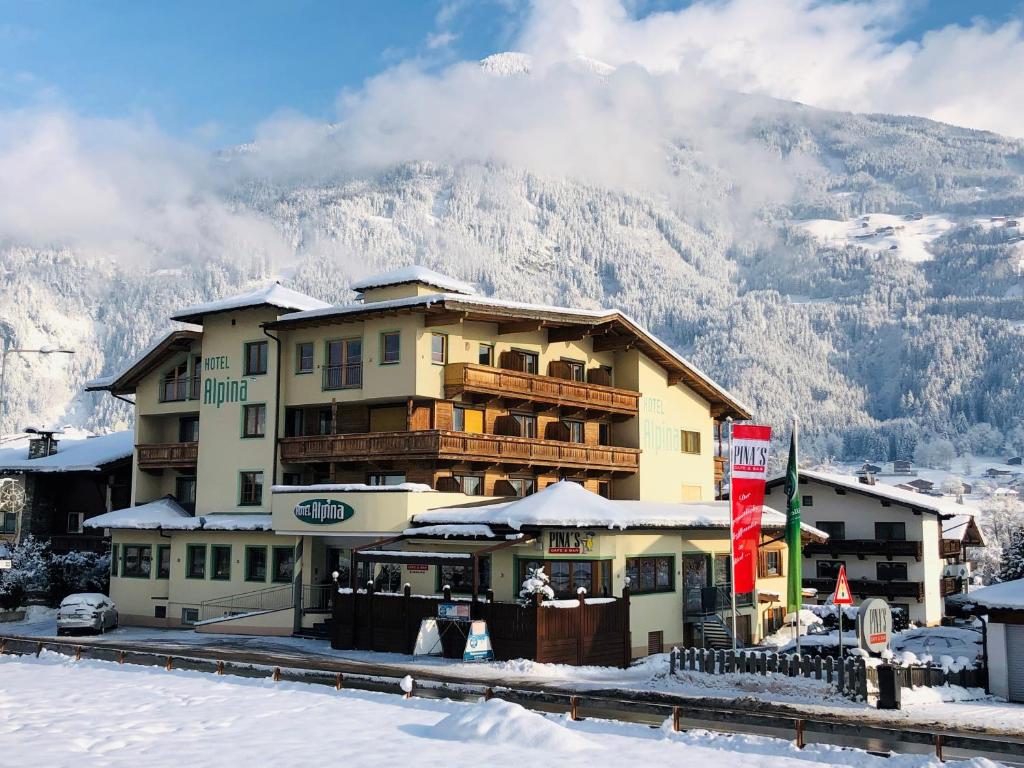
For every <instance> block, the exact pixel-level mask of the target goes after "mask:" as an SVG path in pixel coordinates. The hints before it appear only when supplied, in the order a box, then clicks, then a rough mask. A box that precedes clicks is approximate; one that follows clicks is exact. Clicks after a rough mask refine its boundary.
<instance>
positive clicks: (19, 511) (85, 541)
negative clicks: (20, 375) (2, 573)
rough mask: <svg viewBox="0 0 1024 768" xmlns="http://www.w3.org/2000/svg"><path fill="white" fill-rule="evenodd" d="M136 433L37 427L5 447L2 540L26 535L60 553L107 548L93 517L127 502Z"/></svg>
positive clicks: (0, 477)
mask: <svg viewBox="0 0 1024 768" xmlns="http://www.w3.org/2000/svg"><path fill="white" fill-rule="evenodd" d="M132 453H133V443H132V433H131V432H115V433H113V434H109V435H100V436H98V437H86V436H84V435H82V436H72V435H68V436H66V437H65V436H64V435H62V434H61V433H60V432H59V431H56V430H49V431H47V430H38V429H33V430H31V431H29V432H26V433H25V435H24V436H23V437H18V438H15V439H13V440H10V441H8V442H7V443H6V444H5V445H4V447H3V448H0V542H4V541H6V542H10V543H14V544H16V543H18V542H20V541H21V540H23V539H24V538H25V537H26V536H29V535H31V536H33V537H34V538H36V539H38V540H41V541H45V542H46V543H47V544H49V546H50V549H51V550H52V551H53V552H56V553H65V552H70V551H88V552H105V551H106V548H107V542H106V540H105V539H104V538H103V535H102V531H98V530H96V529H95V528H87V527H84V523H85V522H86V521H87V520H89V519H90V518H92V517H95V516H97V515H101V514H104V513H106V512H110V511H111V510H113V509H120V508H121V507H124V506H127V505H128V503H129V500H130V494H131V478H132Z"/></svg>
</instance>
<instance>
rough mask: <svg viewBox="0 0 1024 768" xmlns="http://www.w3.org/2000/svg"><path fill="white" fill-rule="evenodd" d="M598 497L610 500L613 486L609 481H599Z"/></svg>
mask: <svg viewBox="0 0 1024 768" xmlns="http://www.w3.org/2000/svg"><path fill="white" fill-rule="evenodd" d="M597 495H598V496H603V497H604V498H606V499H610V498H611V497H612V484H611V483H610V482H609V481H607V480H599V481H598V482H597Z"/></svg>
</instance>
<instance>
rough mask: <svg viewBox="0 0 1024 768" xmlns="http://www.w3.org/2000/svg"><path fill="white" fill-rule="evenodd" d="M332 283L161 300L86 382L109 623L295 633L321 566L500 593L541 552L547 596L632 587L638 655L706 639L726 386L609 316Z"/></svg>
mask: <svg viewBox="0 0 1024 768" xmlns="http://www.w3.org/2000/svg"><path fill="white" fill-rule="evenodd" d="M353 288H354V289H355V290H357V291H359V293H360V294H361V296H360V300H359V301H358V302H357V303H354V304H351V305H343V306H327V305H325V304H323V303H322V302H320V301H317V300H315V299H312V298H309V297H307V296H303V295H301V294H298V293H295V292H293V291H290V290H287V289H285V288H283V287H281V286H279V285H273V286H270V287H269V288H265V289H261V290H257V291H254V292H252V293H249V294H246V295H242V296H238V297H234V298H231V299H226V300H222V301H217V302H213V303H210V304H206V305H203V306H198V307H193V308H190V309H186V310H184V311H181V312H178V313H177V314H175V315H174V316H173V319H174V320H177V321H179V322H182V323H186V324H187V325H185V326H183V327H180V328H177V329H176V330H172V331H171V332H169V333H168V334H167V335H166V336H165V337H164V338H163V339H162V340H160V342H159V343H157V344H156V345H155V346H153V347H152V348H151V349H150V350H148V351H147V352H146V353H145V354H143V355H142V356H141V357H139V358H138V359H137V360H136V361H135V362H133V363H132V364H130V365H129V366H128V367H127V368H126V369H125V370H124V371H123V372H121V373H120V374H118V375H116V376H114V377H111V378H109V379H107V380H104V381H100V382H96V383H94V385H93V386H92V387H91V388H92V389H105V390H108V391H110V392H111V393H113V394H116V395H118V396H122V397H125V396H134V400H135V411H136V443H137V445H136V455H135V471H134V482H133V485H132V506H131V507H129V508H127V509H124V510H120V511H116V512H113V513H111V514H109V515H105V516H103V517H101V518H99V519H97V520H95V521H93V522H94V524H96V525H102V526H104V527H105V528H107V529H109V530H110V532H111V535H112V539H113V549H114V553H115V555H116V557H115V558H114V566H113V571H112V579H111V596H112V597H113V598H114V599H115V601H116V602H117V604H118V608H119V609H120V611H121V620H122V622H123V623H135V624H150V625H160V626H180V625H191V624H196V623H197V622H198V623H199V624H198V627H197V628H198V629H200V630H202V631H221V632H250V633H269V634H287V633H292V632H311V631H313V630H314V629H315V628H316V627H318V626H320V627H322V626H323V624H324V622H325V619H326V617H327V613H328V605H329V603H330V600H329V598H330V596H331V594H332V590H335V589H336V587H334V586H333V585H332V584H331V579H332V574H333V573H334V572H338V574H339V577H340V578H339V581H340V583H341V584H342V585H343V586H349V585H355V586H356V587H357V588H358V587H364V586H365V585H366V584H367V583H368V582H372V583H373V585H374V588H375V589H377V590H379V591H386V592H387V591H400V590H401V589H402V586H403V585H404V584H406V583H408V584H409V585H410V586H411V589H412V591H413V592H415V593H419V594H436V593H438V592H439V591H440V590H441V588H442V587H443V586H446V585H447V586H450V587H451V588H452V591H453V592H454V593H455V594H456V595H462V596H464V597H467V598H468V597H471V596H478V597H481V598H482V597H483V596H484V595H485V594H487V592H488V590H490V592H491V593H493V599H494V600H496V601H508V602H512V601H514V600H515V599H516V598H517V597H518V593H519V590H520V585H521V584H522V582H523V581H524V578H525V577H526V574H527V572H528V569H529V568H531V567H535V566H540V565H543V566H544V568H545V571H546V573H547V574H548V575H549V577H550V579H551V586H552V588H553V590H554V593H555V596H556V597H559V598H562V597H569V598H575V597H576V596H577V594H579V590H580V589H584V590H586V593H588V594H590V595H593V596H601V595H610V596H618V595H621V593H622V590H623V587H624V586H625V585H626V584H627V583H629V584H630V591H631V614H630V615H631V630H632V638H633V640H632V645H633V651H634V652H635V653H646V652H647V651H648V649H659V648H661V647H663V644H668V643H679V642H689V643H697V644H699V643H700V642H701V641H702V640H703V641H705V642H708V643H711V642H718V643H725V642H728V637H727V636H726V637H725V639H724V640H723V639H722V638H721V634H722V621H721V618H722V614H723V612H724V610H725V606H726V605H727V603H728V600H727V597H726V596H727V592H728V588H727V585H728V580H729V572H730V569H729V567H728V555H727V553H728V551H729V519H728V507H727V505H726V504H725V503H723V502H715V501H714V499H715V496H716V485H717V483H719V482H720V480H721V471H722V462H721V460H720V459H719V458H717V456H716V451H715V450H714V436H715V434H716V423H717V422H718V421H719V420H721V419H724V418H725V417H733V418H735V419H745V418H748V416H749V414H748V412H747V409H746V408H745V407H744V406H743V405H742V404H740V403H738V402H737V401H736V400H735V399H734V398H733V397H732V396H730V394H729V393H728V392H726V391H725V390H723V389H722V388H721V387H720V386H718V385H717V384H716V383H715V382H713V381H711V380H710V379H708V378H707V377H706V376H705V375H703V374H702V373H701V372H700V371H698V370H696V369H695V368H694V367H693V366H692V365H690V364H689V363H688V362H687V361H686V360H685V359H683V358H681V357H680V356H678V355H677V354H676V353H675V352H673V351H672V350H671V349H669V348H668V347H666V346H665V345H664V344H662V343H661V342H660V341H658V340H657V339H656V338H654V337H653V336H651V335H650V334H649V333H647V332H646V331H645V330H644V329H643V328H641V327H640V326H639V325H638V324H637V323H635V322H634V321H633V320H631V319H630V318H629V317H627V316H625V315H623V314H621V313H619V312H615V311H604V310H599V311H593V310H578V309H566V308H559V307H549V306H538V305H529V304H522V303H517V302H512V301H502V300H497V299H490V298H482V297H479V296H477V295H476V294H475V292H474V290H473V288H472V287H471V286H469V285H466V284H464V283H461V282H459V281H456V280H453V279H451V278H448V277H445V276H443V275H440V274H437V273H434V272H431V271H430V270H426V269H422V268H418V267H412V268H405V269H402V270H398V271H395V272H392V273H388V274H384V275H380V276H378V277H376V278H373V279H369V280H365V281H363V282H362V283H358V284H356V285H355V286H353ZM783 523H784V521H783V518H782V516H781V515H779V514H777V513H771V512H769V513H767V515H766V518H765V531H764V536H763V540H764V542H765V546H764V548H763V551H762V563H761V569H760V575H761V579H760V580H759V582H758V585H757V586H758V589H757V591H756V592H754V593H751V594H747V595H741V596H740V605H741V608H740V621H739V623H738V624H739V628H740V633H741V635H742V640H744V641H748V642H749V641H753V640H757V639H758V638H760V637H761V636H762V635H763V634H764V633H765V632H770V631H773V630H774V628H775V627H776V626H777V625H778V623H779V622H780V621H781V617H782V605H783V604H782V603H781V602H780V595H782V594H784V592H785V586H784V583H785V574H784V572H783V569H784V563H785V562H786V557H785V545H784V543H783V542H782V541H780V540H779V539H781V526H782V525H783ZM809 535H813V532H812V533H810V534H809ZM627 580H628V582H627ZM716 638H717V639H716Z"/></svg>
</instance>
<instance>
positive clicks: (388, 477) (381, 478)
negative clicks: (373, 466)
mask: <svg viewBox="0 0 1024 768" xmlns="http://www.w3.org/2000/svg"><path fill="white" fill-rule="evenodd" d="M404 482H405V475H404V474H403V473H401V472H392V473H390V474H384V473H376V474H371V475H367V476H366V484H367V485H401V484H402V483H404Z"/></svg>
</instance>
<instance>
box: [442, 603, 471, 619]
mask: <svg viewBox="0 0 1024 768" xmlns="http://www.w3.org/2000/svg"><path fill="white" fill-rule="evenodd" d="M437 618H439V619H447V620H448V621H469V620H470V613H469V603H438V604H437Z"/></svg>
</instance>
